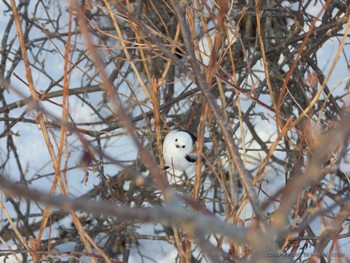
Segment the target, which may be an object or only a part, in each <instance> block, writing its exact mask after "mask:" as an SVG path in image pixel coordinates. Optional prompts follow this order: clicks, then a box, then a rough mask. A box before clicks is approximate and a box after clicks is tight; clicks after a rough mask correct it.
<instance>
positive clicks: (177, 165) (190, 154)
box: [163, 130, 197, 171]
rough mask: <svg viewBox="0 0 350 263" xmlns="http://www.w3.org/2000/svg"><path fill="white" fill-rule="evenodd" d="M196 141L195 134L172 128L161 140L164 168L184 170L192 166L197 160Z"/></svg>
mask: <svg viewBox="0 0 350 263" xmlns="http://www.w3.org/2000/svg"><path fill="white" fill-rule="evenodd" d="M196 141H197V138H196V136H194V135H193V134H192V133H191V132H189V131H186V130H174V131H171V132H169V133H168V134H167V135H166V136H165V139H164V142H163V156H164V160H165V163H166V166H165V169H168V168H170V169H171V170H176V171H185V170H186V169H188V168H190V167H193V166H194V165H195V164H196V161H197V155H196V149H195V145H196Z"/></svg>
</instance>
